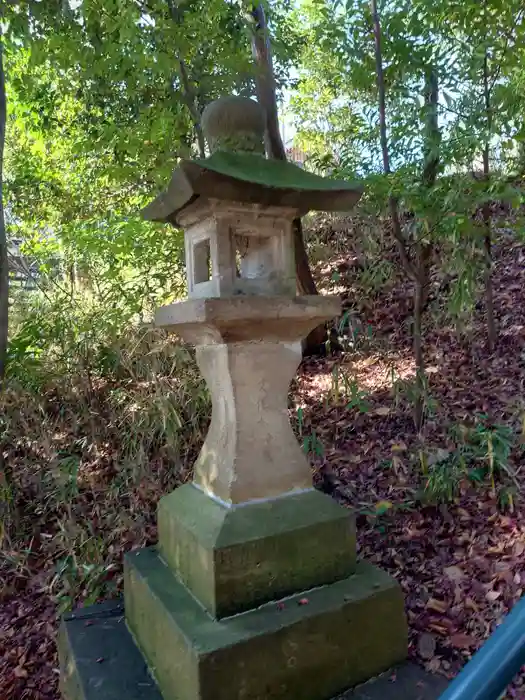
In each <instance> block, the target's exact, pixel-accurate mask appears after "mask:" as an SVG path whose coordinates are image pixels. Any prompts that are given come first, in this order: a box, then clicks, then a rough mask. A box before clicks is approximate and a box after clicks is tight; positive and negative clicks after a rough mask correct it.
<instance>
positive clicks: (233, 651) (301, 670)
mask: <svg viewBox="0 0 525 700" xmlns="http://www.w3.org/2000/svg"><path fill="white" fill-rule="evenodd" d="M125 604H126V619H127V623H128V625H129V628H130V630H131V632H132V634H133V635H134V637H135V639H136V640H137V642H138V644H139V646H140V647H141V650H142V652H143V654H144V656H145V658H146V659H147V661H148V664H149V667H150V669H151V671H152V674H153V675H154V677H155V678H156V680H157V683H158V686H159V689H160V691H161V695H162V696H163V698H165V700H233V699H234V698H238V699H239V700H241V699H242V700H269V698H273V699H282V700H329V699H330V698H332V697H333V696H334V695H337V694H338V693H340V692H342V691H343V690H344V689H346V688H348V687H351V686H354V685H357V684H358V683H361V682H363V681H365V680H367V679H369V678H370V677H371V676H374V675H377V674H379V673H380V672H382V671H384V670H386V669H388V668H389V667H390V666H392V665H394V664H396V663H398V662H400V661H402V660H404V658H405V657H406V654H407V625H406V620H405V614H404V604H403V597H402V594H401V590H400V588H399V586H398V585H397V583H396V582H395V581H394V580H393V579H392V578H391V577H390V576H389V575H388V574H386V573H384V572H383V571H381V570H379V569H376V568H375V567H373V566H371V565H369V564H366V563H359V564H358V565H357V567H356V570H355V573H354V574H353V575H352V576H350V577H348V578H346V579H344V580H341V581H337V582H335V583H332V584H330V585H326V586H321V587H319V588H314V589H311V590H309V591H307V592H304V593H301V594H299V595H294V596H291V597H289V598H285V599H282V600H281V601H279V602H276V601H274V602H270V603H267V604H265V605H262V606H261V607H259V608H256V609H254V610H251V611H249V612H245V613H242V614H239V615H234V616H232V617H228V618H223V619H221V620H217V619H215V618H213V617H212V616H211V615H209V613H207V612H206V610H205V609H204V608H203V607H202V606H201V605H200V604H199V603H198V602H197V601H196V600H195V598H194V597H193V596H192V595H191V594H190V593H189V592H188V590H187V589H186V588H185V587H184V586H183V585H182V584H181V583H180V582H179V581H178V580H177V579H176V578H175V577H174V576H173V574H172V573H171V571H170V569H169V568H168V567H167V565H166V564H165V563H164V562H163V561H162V559H161V558H160V557H159V556H158V554H157V552H156V550H155V549H153V548H150V549H145V550H141V551H139V552H136V553H132V554H131V555H128V557H127V561H126V581H125Z"/></svg>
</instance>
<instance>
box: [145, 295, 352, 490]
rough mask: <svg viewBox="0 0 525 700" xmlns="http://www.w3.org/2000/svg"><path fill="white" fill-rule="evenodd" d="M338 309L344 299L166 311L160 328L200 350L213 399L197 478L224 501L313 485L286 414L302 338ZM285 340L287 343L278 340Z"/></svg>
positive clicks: (190, 305)
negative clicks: (179, 335) (173, 331)
mask: <svg viewBox="0 0 525 700" xmlns="http://www.w3.org/2000/svg"><path fill="white" fill-rule="evenodd" d="M339 309H340V301H339V300H338V299H329V298H328V299H327V298H323V297H298V298H294V299H291V298H285V297H279V298H274V299H269V298H263V297H250V298H239V299H199V300H192V301H188V302H183V303H181V304H174V305H172V306H171V307H165V308H164V309H161V310H160V311H159V312H158V314H157V319H156V320H157V324H158V325H161V326H164V327H167V328H170V329H172V330H176V331H177V332H178V333H180V334H181V335H182V337H183V338H184V339H185V340H187V341H189V342H192V343H195V344H196V345H197V355H196V356H197V362H198V364H199V367H200V369H201V372H202V374H203V376H204V379H205V380H206V383H207V385H208V388H209V390H210V392H211V398H212V418H211V424H210V428H209V431H208V434H207V436H206V439H205V441H204V445H203V447H202V449H201V452H200V455H199V457H198V459H197V462H196V463H195V468H194V474H195V475H194V480H195V482H196V483H197V484H198V485H199V486H200V487H201V488H202V489H203V490H204V491H205V492H206V493H208V494H209V495H211V496H213V497H214V498H219V499H220V500H221V501H223V502H224V503H243V502H247V501H251V500H257V499H266V498H275V497H276V496H280V495H282V494H285V493H290V492H293V491H300V490H303V489H307V488H310V487H311V479H312V477H311V470H310V466H309V464H308V461H307V459H306V457H305V455H304V454H303V451H302V450H301V448H300V447H299V444H298V442H297V439H296V438H295V436H294V434H293V431H292V428H291V426H290V420H289V417H288V387H289V385H290V382H291V380H292V378H293V376H294V374H295V372H296V369H297V367H298V365H299V363H300V361H301V345H300V340H301V338H302V337H304V335H306V334H307V333H308V331H309V330H311V329H312V328H314V327H315V326H316V325H317V324H318V323H319V322H320V320H321V319H323V318H324V319H326V318H329V317H330V315H334V313H337V311H338V310H339ZM278 341H284V342H278Z"/></svg>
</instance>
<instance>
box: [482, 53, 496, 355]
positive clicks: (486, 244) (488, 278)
mask: <svg viewBox="0 0 525 700" xmlns="http://www.w3.org/2000/svg"><path fill="white" fill-rule="evenodd" d="M489 77H490V76H489V56H488V51H487V50H485V57H484V60H483V92H484V97H485V115H486V120H487V140H486V143H485V147H484V149H483V177H484V178H485V181H486V182H487V183H488V182H489V180H490V134H491V132H492V106H491V95H490V85H489ZM482 215H483V224H484V226H485V234H484V237H483V252H484V254H485V312H486V315H487V344H488V348H489V350H490V352H493V351H494V349H495V347H496V343H497V340H498V331H497V329H496V320H495V317H494V292H493V286H492V230H491V220H490V204H489V203H488V202H486V203H485V204H484V205H483V209H482Z"/></svg>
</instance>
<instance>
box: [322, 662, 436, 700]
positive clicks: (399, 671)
mask: <svg viewBox="0 0 525 700" xmlns="http://www.w3.org/2000/svg"><path fill="white" fill-rule="evenodd" d="M447 685H448V683H447V680H446V679H445V678H443V676H437V675H432V674H430V673H427V672H426V671H424V670H423V669H422V668H421V667H420V666H416V665H415V664H410V663H405V664H403V665H402V666H399V667H398V668H395V669H392V670H391V671H388V672H387V673H384V674H382V675H381V676H380V677H379V678H373V679H372V680H370V681H368V683H364V684H363V685H361V686H359V687H358V688H354V689H352V690H348V691H347V692H346V693H343V695H340V696H339V697H338V698H335V700H437V699H438V698H439V697H440V696H441V694H442V693H444V692H445V689H446V687H447Z"/></svg>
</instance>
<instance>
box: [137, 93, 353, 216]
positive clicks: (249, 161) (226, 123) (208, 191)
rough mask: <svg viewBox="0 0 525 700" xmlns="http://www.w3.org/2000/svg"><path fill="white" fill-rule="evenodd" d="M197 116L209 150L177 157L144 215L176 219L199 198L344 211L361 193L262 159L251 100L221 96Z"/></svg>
mask: <svg viewBox="0 0 525 700" xmlns="http://www.w3.org/2000/svg"><path fill="white" fill-rule="evenodd" d="M201 121H202V129H203V133H204V135H205V136H206V140H207V142H208V144H209V145H210V149H211V150H212V154H211V155H210V156H209V157H208V158H199V159H196V160H183V161H181V163H180V165H179V167H178V168H176V170H175V171H174V172H173V175H172V177H171V181H170V183H169V185H168V187H167V189H166V190H164V192H162V193H161V194H159V196H158V197H157V198H156V199H155V200H154V201H153V202H152V203H151V204H149V205H148V206H147V207H146V208H145V209H144V210H143V212H142V214H143V216H144V218H146V219H149V220H153V221H170V222H172V223H177V215H178V214H179V213H180V212H181V211H182V210H183V209H184V208H185V207H186V206H187V205H189V204H191V203H192V202H194V201H195V200H196V199H198V198H199V197H202V198H208V199H215V200H222V201H231V202H242V203H250V204H259V205H261V206H276V207H286V208H289V209H290V208H291V209H295V210H296V211H297V213H298V214H301V215H302V214H305V213H306V212H308V211H310V210H318V211H348V210H349V209H351V208H352V207H353V206H354V204H355V203H356V202H357V200H358V199H359V198H360V196H361V193H362V187H361V185H359V184H358V183H355V182H349V181H346V180H334V179H332V178H326V177H320V176H319V175H314V173H309V172H307V171H306V170H303V169H302V168H299V167H298V166H297V165H294V164H293V163H289V162H287V161H282V160H272V159H267V158H265V156H264V146H263V136H264V128H265V123H266V120H265V113H264V110H263V109H262V108H261V106H260V105H259V104H258V103H257V102H255V101H254V100H251V99H249V98H244V97H239V96H229V97H222V98H220V99H218V100H215V101H214V102H211V103H210V104H209V105H208V106H207V107H206V109H205V110H204V112H203V114H202V120H201Z"/></svg>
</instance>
